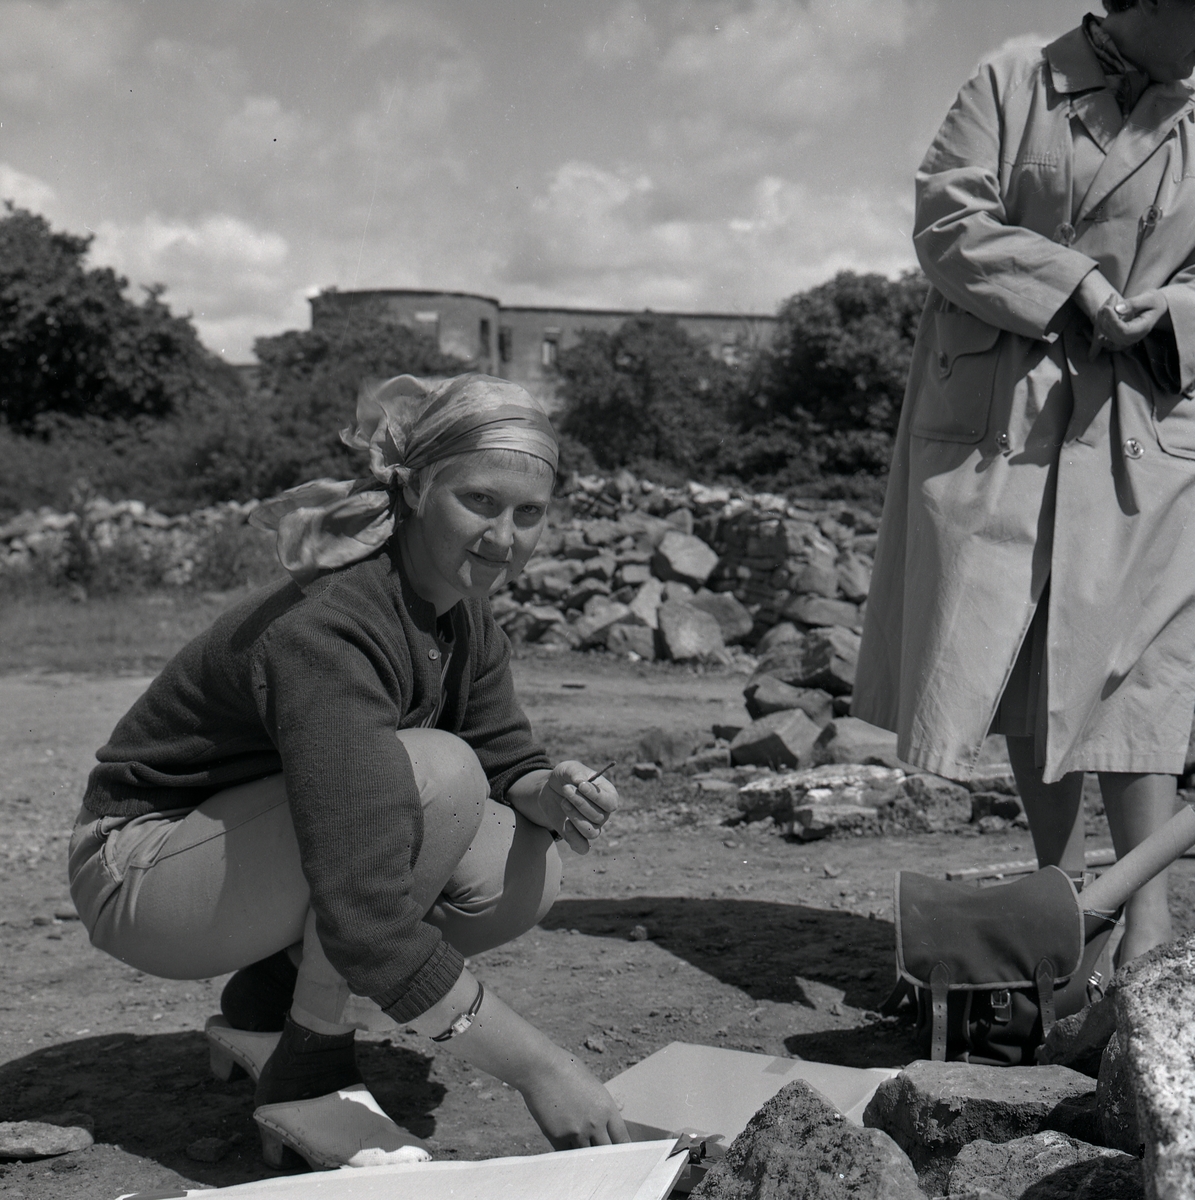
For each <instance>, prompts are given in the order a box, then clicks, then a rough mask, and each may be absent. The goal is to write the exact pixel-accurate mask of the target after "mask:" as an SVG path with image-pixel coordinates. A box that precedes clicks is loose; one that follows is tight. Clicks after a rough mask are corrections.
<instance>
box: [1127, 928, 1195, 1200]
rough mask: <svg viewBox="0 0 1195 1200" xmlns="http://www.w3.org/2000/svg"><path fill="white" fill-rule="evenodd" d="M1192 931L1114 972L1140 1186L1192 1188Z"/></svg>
mask: <svg viewBox="0 0 1195 1200" xmlns="http://www.w3.org/2000/svg"><path fill="white" fill-rule="evenodd" d="M1193 958H1195V934H1188V935H1187V936H1186V937H1183V938H1180V939H1179V940H1178V941H1175V942H1171V943H1170V944H1169V945H1166V946H1159V947H1158V948H1157V949H1156V950H1151V951H1150V952H1149V953H1148V954H1145V955H1142V956H1141V958H1139V959H1136V960H1134V961H1133V962H1131V963H1129V964H1128V965H1127V966H1126V967H1124V968H1123V969H1122V970H1120V971H1118V972H1117V975H1116V983H1117V988H1116V991H1115V994H1114V996H1113V1003H1114V1005H1115V1007H1116V1036H1117V1039H1118V1040H1119V1041H1120V1043H1121V1044H1122V1045H1123V1047H1124V1053H1125V1057H1126V1058H1127V1060H1128V1074H1129V1078H1130V1079H1131V1081H1132V1085H1133V1091H1134V1093H1135V1094H1136V1097H1137V1108H1136V1111H1137V1123H1138V1127H1139V1130H1140V1134H1141V1137H1142V1139H1143V1140H1144V1142H1145V1187H1146V1193H1147V1194H1148V1195H1149V1196H1150V1197H1151V1198H1157V1200H1178V1198H1179V1197H1180V1196H1181V1197H1184V1198H1188V1197H1191V1196H1195V1122H1193V1121H1192V1119H1191V1114H1192V1113H1193V1112H1195V1022H1192V1019H1191V1014H1192V1012H1193V1011H1195V975H1193V973H1192V969H1191V963H1192V960H1193Z"/></svg>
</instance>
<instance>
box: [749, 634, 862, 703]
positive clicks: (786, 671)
mask: <svg viewBox="0 0 1195 1200" xmlns="http://www.w3.org/2000/svg"><path fill="white" fill-rule="evenodd" d="M858 657H859V635H858V634H857V633H852V632H851V630H849V629H843V628H842V627H841V626H835V627H834V628H833V629H818V630H815V631H814V632H813V633H807V634H806V635H805V636H804V637H803V638H801V640H800V641H797V642H782V643H780V644H779V645H777V646H773V647H772V649H771V650H769V651H768V653H767V654H765V655H764V656H763V657H762V658H761V659H760V661H759V666H758V667H757V668H756V675H757V676H759V675H771V676H772V677H773V678H775V679H779V680H780V682H781V683H788V684H791V685H792V686H793V687H811V688H822V689H823V690H825V691H827V692H829V693H830V694H831V695H832V696H843V695H846V694H847V693H848V692H851V691H853V690H854V687H855V664H856V662H857V660H858Z"/></svg>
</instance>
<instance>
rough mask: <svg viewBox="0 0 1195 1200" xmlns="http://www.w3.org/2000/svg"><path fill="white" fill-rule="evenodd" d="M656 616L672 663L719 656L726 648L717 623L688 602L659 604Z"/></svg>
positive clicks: (673, 601)
mask: <svg viewBox="0 0 1195 1200" xmlns="http://www.w3.org/2000/svg"><path fill="white" fill-rule="evenodd" d="M656 617H657V619H658V621H659V623H660V639H661V641H662V642H663V644H664V649H665V650H666V651H667V653H668V657H669V658H670V659H672V661H673V662H691V661H693V660H694V659H709V658H719V657H721V655H722V653H723V651H724V650H725V649H726V643H725V642H724V641H723V640H722V629H721V626H719V624H718V622H717V621H716V620H714V618H713V617H711V616H710V614H709V613H707V612H702V610H701V609H699V608H694V607H693V605H692V604H690V603H688V602H687V601H684V600H669V601H668V602H667V603H665V604H662V605H660V608H659V611H658V612H657V614H656Z"/></svg>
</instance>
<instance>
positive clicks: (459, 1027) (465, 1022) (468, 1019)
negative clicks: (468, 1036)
mask: <svg viewBox="0 0 1195 1200" xmlns="http://www.w3.org/2000/svg"><path fill="white" fill-rule="evenodd" d="M484 996H485V984H484V983H482V982H481V980H480V979H479V980H478V981H477V995H476V996H475V997H474V999H473V1003H472V1004H470V1005H469V1009H468V1011H467V1012H463V1013H461V1015H460V1016H459V1017H457V1018H456V1020H455V1021H453V1022H452V1024H451V1025H449V1026H448V1028H447V1029H445V1030H444V1032H443V1033H437V1034H436V1036H435V1037H434V1038H432V1041H433V1042H447V1041H449V1040H450V1039H452V1038H454V1037H456V1036H457V1035H458V1034H461V1033H464V1032H465V1030H466V1029H468V1028H469V1026H470V1025H472V1024H473V1018H474V1017H476V1016H477V1011H478V1009H480V1008H481V1001H482V998H483V997H484Z"/></svg>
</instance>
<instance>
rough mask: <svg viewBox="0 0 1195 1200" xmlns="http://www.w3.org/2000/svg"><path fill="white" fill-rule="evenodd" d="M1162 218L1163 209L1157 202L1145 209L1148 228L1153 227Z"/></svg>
mask: <svg viewBox="0 0 1195 1200" xmlns="http://www.w3.org/2000/svg"><path fill="white" fill-rule="evenodd" d="M1161 219H1162V210H1161V209H1160V208H1159V207H1158V206H1157V205H1156V204H1151V205H1150V206H1149V207H1148V208H1147V209H1146V210H1145V225H1146V228H1148V229H1152V228H1153V227H1154V226H1155V225H1156V224H1157V223H1158V222H1159V221H1160V220H1161Z"/></svg>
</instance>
